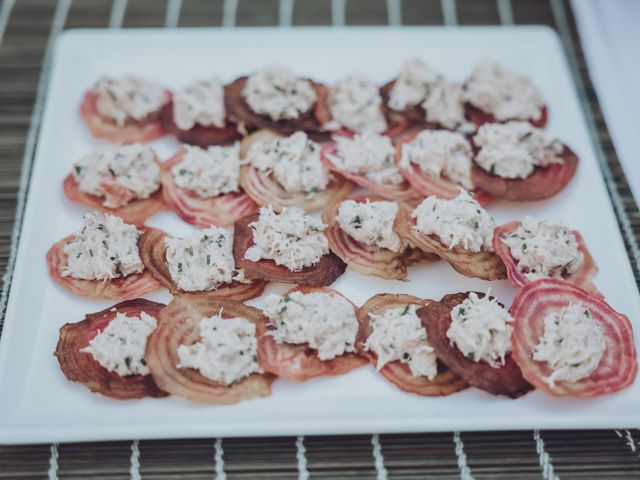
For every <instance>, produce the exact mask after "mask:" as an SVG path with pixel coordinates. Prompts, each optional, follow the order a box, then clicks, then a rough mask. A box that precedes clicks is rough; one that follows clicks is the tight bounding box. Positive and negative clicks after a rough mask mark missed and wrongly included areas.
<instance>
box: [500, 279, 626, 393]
mask: <svg viewBox="0 0 640 480" xmlns="http://www.w3.org/2000/svg"><path fill="white" fill-rule="evenodd" d="M571 303H579V304H581V305H584V306H585V307H587V308H588V309H589V311H590V312H591V318H593V319H594V320H596V321H597V322H598V323H599V324H600V326H601V327H602V330H603V331H604V335H605V352H604V355H603V357H602V359H601V360H600V363H599V365H598V367H597V368H596V370H595V371H594V372H592V373H591V375H589V376H588V377H586V378H583V379H581V380H578V381H576V382H556V385H555V387H551V386H549V385H548V384H547V383H546V382H545V381H544V379H545V377H548V376H549V375H550V374H551V369H550V368H549V366H548V365H547V363H546V362H537V361H535V360H533V358H532V354H533V349H534V347H535V346H536V345H537V344H538V343H539V342H540V338H541V336H542V335H543V333H544V318H545V317H546V316H547V314H549V313H551V312H553V311H557V310H560V309H562V308H564V307H567V306H568V305H569V304H571ZM511 315H512V316H513V318H514V319H515V325H514V330H513V335H512V337H511V342H512V345H513V358H514V359H515V361H516V362H517V363H518V365H519V366H520V368H521V369H522V374H523V375H524V376H525V378H526V379H527V380H528V381H529V382H531V384H533V385H534V386H536V387H537V388H540V389H541V390H544V391H546V392H547V393H550V394H551V395H556V396H561V395H571V396H576V397H595V396H598V395H604V394H606V393H611V392H616V391H618V390H622V389H623V388H626V387H628V386H629V385H631V384H632V383H633V382H634V380H635V378H636V374H637V371H638V362H637V359H636V358H637V355H636V348H635V342H634V339H633V330H632V328H631V322H630V321H629V318H628V317H627V316H626V315H623V314H621V313H618V312H616V311H615V310H613V308H611V307H610V306H609V305H608V304H607V303H606V302H605V301H604V299H602V298H599V297H596V296H594V295H592V294H590V293H589V292H587V291H585V290H583V289H582V288H580V287H578V286H576V285H574V284H573V283H569V282H566V281H564V280H555V279H549V280H537V281H535V282H532V283H528V284H526V285H524V286H523V287H522V288H521V289H520V290H519V291H518V294H517V295H516V297H515V299H514V300H513V304H512V306H511Z"/></svg>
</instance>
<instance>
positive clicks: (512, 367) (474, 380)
mask: <svg viewBox="0 0 640 480" xmlns="http://www.w3.org/2000/svg"><path fill="white" fill-rule="evenodd" d="M469 293H470V292H466V293H452V294H449V295H445V296H444V297H442V299H441V300H440V301H439V302H432V303H430V304H428V305H427V306H425V307H422V308H420V309H419V310H418V312H417V313H418V316H419V317H420V318H421V320H422V324H423V325H424V327H425V328H426V329H427V338H428V339H429V342H430V343H431V346H432V347H433V349H434V350H435V352H436V355H437V356H438V359H440V360H441V361H442V362H443V363H444V364H445V365H447V366H448V367H449V368H450V369H451V370H453V371H454V372H455V373H456V374H458V375H459V376H460V377H462V378H463V379H464V380H466V381H467V382H468V383H469V384H470V385H472V386H474V387H477V388H480V389H481V390H484V391H486V392H489V393H492V394H494V395H505V396H507V397H510V398H518V397H520V396H522V395H524V394H525V393H527V392H529V390H531V385H529V383H527V381H526V380H525V379H524V377H523V375H522V372H520V368H519V367H518V365H517V364H516V362H515V359H514V355H511V354H510V355H507V356H506V358H505V363H504V365H502V366H501V367H499V368H493V367H491V366H490V365H489V364H488V363H485V362H482V361H480V362H474V361H473V360H471V359H469V358H467V357H466V356H465V355H464V354H463V353H462V352H461V351H460V350H459V349H458V348H457V347H456V346H455V345H452V344H451V342H450V340H449V338H448V337H447V330H449V326H450V325H451V310H452V309H453V307H455V306H456V305H458V304H460V303H462V302H463V301H464V300H465V299H466V298H467V297H468V296H469ZM477 295H478V297H479V298H482V297H484V294H483V293H477Z"/></svg>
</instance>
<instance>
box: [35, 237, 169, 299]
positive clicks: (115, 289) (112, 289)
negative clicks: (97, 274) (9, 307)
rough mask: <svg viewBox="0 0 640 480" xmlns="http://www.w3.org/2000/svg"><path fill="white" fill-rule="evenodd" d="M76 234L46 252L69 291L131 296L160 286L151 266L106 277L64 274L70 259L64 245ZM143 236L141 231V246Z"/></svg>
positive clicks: (85, 294) (53, 272) (53, 270)
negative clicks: (129, 272) (81, 276)
mask: <svg viewBox="0 0 640 480" xmlns="http://www.w3.org/2000/svg"><path fill="white" fill-rule="evenodd" d="M74 238H75V235H69V236H68V237H65V238H63V239H62V240H60V241H58V242H56V243H55V244H54V245H53V246H52V247H51V248H50V249H49V251H48V252H47V266H48V267H49V274H50V275H51V278H52V279H53V280H54V281H55V282H56V283H58V284H59V285H60V286H61V287H62V288H64V289H65V290H67V291H68V292H70V293H73V294H74V295H79V296H81V297H85V298H92V299H95V300H128V299H133V298H138V297H141V296H143V295H146V294H147V293H149V292H152V291H154V290H156V289H157V288H159V287H160V284H159V283H158V282H157V281H156V279H155V278H154V277H153V275H152V274H151V272H150V271H149V270H148V269H145V270H144V271H142V272H141V273H134V274H131V275H127V276H126V277H118V278H114V279H112V280H107V281H103V280H82V279H79V278H73V277H72V276H70V275H67V276H62V274H61V270H62V268H63V267H64V266H66V265H67V262H68V258H67V257H68V256H67V254H66V253H65V252H64V246H65V245H66V244H67V243H69V242H70V241H71V240H73V239H74ZM141 238H142V235H141V236H140V238H138V249H140V241H141Z"/></svg>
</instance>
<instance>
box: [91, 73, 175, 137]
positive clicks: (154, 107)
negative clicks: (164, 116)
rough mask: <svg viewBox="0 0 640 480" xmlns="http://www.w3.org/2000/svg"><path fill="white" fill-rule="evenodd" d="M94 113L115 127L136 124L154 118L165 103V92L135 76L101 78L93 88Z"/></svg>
mask: <svg viewBox="0 0 640 480" xmlns="http://www.w3.org/2000/svg"><path fill="white" fill-rule="evenodd" d="M92 91H93V93H94V94H95V95H96V97H97V98H96V109H97V110H98V113H99V114H100V115H101V116H103V117H106V118H108V119H110V120H113V121H114V122H115V123H116V124H117V125H119V126H123V125H124V124H125V123H126V122H127V120H134V121H136V122H140V121H142V120H146V119H147V118H148V117H150V116H152V115H155V114H156V113H158V112H159V111H160V109H161V108H162V107H164V106H165V105H166V103H167V102H168V96H167V94H166V91H165V89H164V88H163V87H162V86H161V85H158V84H157V83H154V82H149V81H146V80H144V79H142V78H139V77H131V76H129V77H121V78H111V77H102V78H100V79H99V80H98V81H97V83H96V84H95V85H94V87H93V90H92Z"/></svg>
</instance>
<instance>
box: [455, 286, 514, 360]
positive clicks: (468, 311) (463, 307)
mask: <svg viewBox="0 0 640 480" xmlns="http://www.w3.org/2000/svg"><path fill="white" fill-rule="evenodd" d="M512 324H513V318H512V317H511V315H509V312H507V311H506V310H505V309H504V308H502V307H501V306H500V305H499V304H498V302H497V301H496V299H495V298H492V299H489V292H487V295H485V296H484V297H482V298H478V295H476V293H475V292H471V293H470V294H469V297H467V298H466V299H465V300H464V301H463V302H462V303H460V304H459V305H456V306H455V307H453V309H452V310H451V325H450V326H449V329H448V330H447V338H448V339H449V341H450V342H451V345H454V344H455V346H456V347H457V348H458V350H460V351H461V352H462V353H463V354H464V355H465V356H466V357H467V358H469V359H470V360H473V361H474V362H480V361H483V362H486V363H488V364H489V365H490V366H491V367H493V368H499V367H500V366H502V365H504V360H505V356H506V355H507V353H509V352H511V332H513V325H512Z"/></svg>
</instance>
